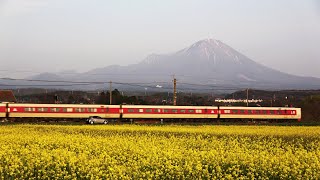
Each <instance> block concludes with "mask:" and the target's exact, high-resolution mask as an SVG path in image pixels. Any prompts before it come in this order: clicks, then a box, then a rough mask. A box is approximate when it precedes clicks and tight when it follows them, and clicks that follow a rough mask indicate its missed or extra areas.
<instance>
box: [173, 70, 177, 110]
mask: <svg viewBox="0 0 320 180" xmlns="http://www.w3.org/2000/svg"><path fill="white" fill-rule="evenodd" d="M173 105H174V106H176V105H177V79H176V78H175V77H174V76H173Z"/></svg>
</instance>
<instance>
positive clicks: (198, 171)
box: [0, 124, 320, 179]
mask: <svg viewBox="0 0 320 180" xmlns="http://www.w3.org/2000/svg"><path fill="white" fill-rule="evenodd" d="M0 164H1V166H0V178H1V179H320V127H275V126H209V125H208V126H169V125H168V126H137V125H94V126H89V125H88V126H87V125H78V126H77V125H73V126H72V125H28V124H26V125H5V126H0Z"/></svg>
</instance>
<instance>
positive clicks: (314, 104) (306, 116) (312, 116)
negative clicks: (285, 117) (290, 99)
mask: <svg viewBox="0 0 320 180" xmlns="http://www.w3.org/2000/svg"><path fill="white" fill-rule="evenodd" d="M301 108H302V119H303V120H305V121H317V122H320V95H314V96H309V97H307V98H305V99H304V100H303V102H302V103H301Z"/></svg>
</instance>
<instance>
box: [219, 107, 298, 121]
mask: <svg viewBox="0 0 320 180" xmlns="http://www.w3.org/2000/svg"><path fill="white" fill-rule="evenodd" d="M219 114H220V118H222V119H266V120H268V119H283V120H289V119H291V120H298V121H300V120H301V108H290V107H231V106H225V107H220V109H219Z"/></svg>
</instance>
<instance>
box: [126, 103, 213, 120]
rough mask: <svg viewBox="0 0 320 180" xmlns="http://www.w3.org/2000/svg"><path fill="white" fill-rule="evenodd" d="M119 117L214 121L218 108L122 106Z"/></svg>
mask: <svg viewBox="0 0 320 180" xmlns="http://www.w3.org/2000/svg"><path fill="white" fill-rule="evenodd" d="M121 117H122V118H123V119H205V118H207V119H214V118H218V107H213V106H150V105H149V106H148V105H123V106H122V109H121Z"/></svg>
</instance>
